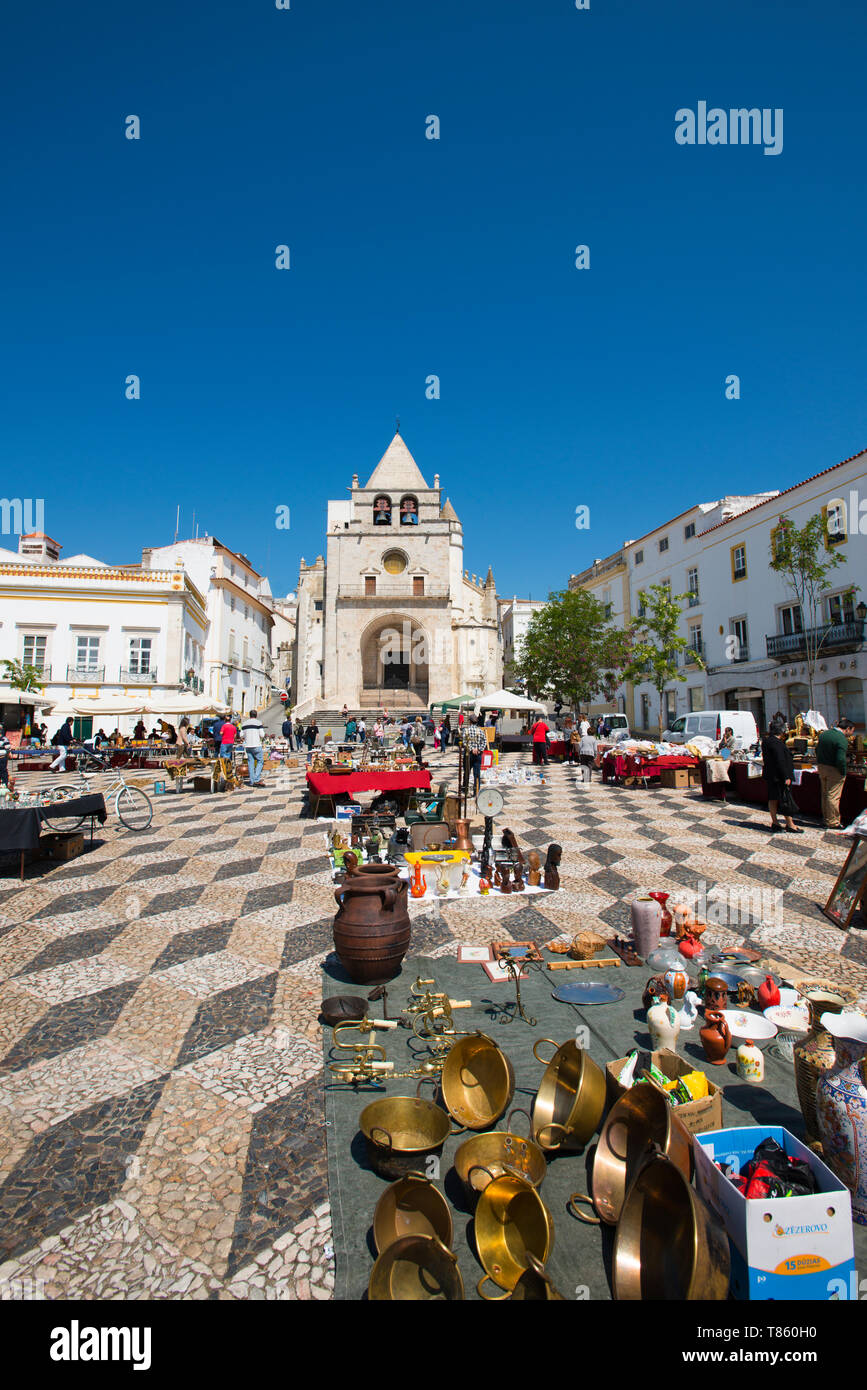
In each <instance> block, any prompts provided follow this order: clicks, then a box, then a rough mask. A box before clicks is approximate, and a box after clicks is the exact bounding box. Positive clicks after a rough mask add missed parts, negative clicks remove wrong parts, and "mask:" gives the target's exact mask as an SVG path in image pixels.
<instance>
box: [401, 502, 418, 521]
mask: <svg viewBox="0 0 867 1390" xmlns="http://www.w3.org/2000/svg"><path fill="white" fill-rule="evenodd" d="M400 524H401V526H418V498H417V497H402V498H401V499H400Z"/></svg>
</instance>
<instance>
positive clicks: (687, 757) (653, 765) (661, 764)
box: [602, 753, 701, 785]
mask: <svg viewBox="0 0 867 1390" xmlns="http://www.w3.org/2000/svg"><path fill="white" fill-rule="evenodd" d="M700 761H701V760H700V759H699V758H696V757H694V756H693V755H692V754H690V753H683V754H674V753H668V754H663V755H660V756H658V757H657V756H651V755H648V756H647V757H642V755H641V754H640V753H638V754H636V753H606V754H605V756H604V758H603V759H602V781H603V782H612V781H614V782H623V781H625V780H626V778H627V777H632V778H635V779H636V780H637V781H643V782H644V783H645V785H646V783H647V782H648V780H649V779H650V778H652V777H659V776H660V774H661V773H662V772H663V771H665V770H666V769H668V768H673V767H698V765H699V762H700Z"/></svg>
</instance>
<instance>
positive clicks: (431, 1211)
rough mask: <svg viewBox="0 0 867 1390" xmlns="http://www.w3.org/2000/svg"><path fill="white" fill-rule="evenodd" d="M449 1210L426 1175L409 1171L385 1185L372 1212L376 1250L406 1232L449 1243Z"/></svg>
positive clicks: (379, 1249) (450, 1237)
mask: <svg viewBox="0 0 867 1390" xmlns="http://www.w3.org/2000/svg"><path fill="white" fill-rule="evenodd" d="M452 1235H453V1231H452V1214H451V1211H450V1210H449V1204H448V1202H447V1201H446V1199H445V1197H444V1196H443V1195H442V1193H441V1192H440V1190H439V1188H437V1187H434V1185H433V1183H432V1182H431V1181H430V1179H429V1178H423V1177H422V1176H421V1174H420V1173H408V1174H407V1176H406V1177H405V1178H399V1179H398V1181H397V1182H395V1183H392V1185H391V1187H387V1188H386V1189H385V1191H384V1192H383V1194H382V1196H381V1197H380V1199H379V1201H378V1202H377V1204H376V1210H375V1212H374V1213H373V1239H374V1242H375V1244H376V1250H377V1254H380V1255H381V1254H382V1252H383V1250H387V1249H388V1247H389V1246H390V1245H393V1244H394V1242H395V1241H396V1240H403V1239H404V1238H405V1237H406V1236H427V1237H428V1238H429V1239H430V1238H433V1239H436V1240H438V1241H439V1242H440V1243H441V1244H442V1245H445V1246H446V1247H450V1246H451V1243H452Z"/></svg>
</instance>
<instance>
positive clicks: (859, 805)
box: [701, 759, 867, 825]
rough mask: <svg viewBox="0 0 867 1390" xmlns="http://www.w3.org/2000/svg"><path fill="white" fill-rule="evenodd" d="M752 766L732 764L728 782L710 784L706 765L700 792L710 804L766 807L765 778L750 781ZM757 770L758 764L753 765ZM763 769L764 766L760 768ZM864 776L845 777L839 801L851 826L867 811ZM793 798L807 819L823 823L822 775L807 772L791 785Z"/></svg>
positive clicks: (739, 763) (766, 789)
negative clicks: (730, 802) (723, 802)
mask: <svg viewBox="0 0 867 1390" xmlns="http://www.w3.org/2000/svg"><path fill="white" fill-rule="evenodd" d="M749 766H750V764H748V763H744V762H736V761H735V760H734V759H732V760H731V761H730V762H729V781H728V782H711V781H709V780H708V773H707V763H706V762H705V761H704V760H702V764H701V792H702V796H704V797H706V798H707V799H708V800H709V801H721V800H722V799H723V797H726V798H728V797H733V798H735V799H737V800H738V801H750V802H753V803H754V804H755V805H759V806H767V804H768V784H767V782H766V781H765V779H764V777H751V776H750V775H749ZM753 766H754V767H755V766H756V764H753ZM758 766H761V764H758ZM865 780H867V779H865V778H864V777H863V775H862V776H859V775H856V774H855V773H854V772H850V773H848V774H847V776H846V781H845V784H844V786H843V795H842V797H841V798H840V819H841V821H842V822H843V824H844V825H848V824H849V823H850V822H851V821H853V820H854V819H855V817H856V816H857V815H859V814H860V812H861V811H863V810H865V809H867V788H865ZM792 796H793V797H794V800H795V805H796V806H797V808H798V810H799V811H801V812H802V813H803V814H804V815H805V816H815V817H817V819H819V820H821V819H822V787H821V783H820V782H819V774H818V772H816V771H814V770H813V769H812V768H804V769H803V772H802V775H801V780H800V783H795V782H793V783H792Z"/></svg>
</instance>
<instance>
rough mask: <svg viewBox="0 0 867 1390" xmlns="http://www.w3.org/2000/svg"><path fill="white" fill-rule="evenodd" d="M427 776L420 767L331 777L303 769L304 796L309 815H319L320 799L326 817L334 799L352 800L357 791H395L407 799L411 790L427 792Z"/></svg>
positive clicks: (429, 781) (428, 778) (330, 775)
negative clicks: (326, 805)
mask: <svg viewBox="0 0 867 1390" xmlns="http://www.w3.org/2000/svg"><path fill="white" fill-rule="evenodd" d="M430 784H431V776H430V773H429V772H427V771H425V769H424V768H415V769H414V770H412V771H408V772H377V771H375V770H373V769H368V770H364V771H358V772H347V773H344V774H343V775H335V774H334V773H328V772H311V770H310V769H309V768H308V769H307V795H308V798H309V801H310V807H311V813H312V814H313V815H314V816H318V815H319V808H320V803H321V802H322V800H323V799H325V800H327V801H328V802H329V803H330V810H329V812H328V813H329V814H332V813H333V811H334V809H335V803H336V800H337V799H338V798H339V799H346V798H347V797H354V796H355V795H356V793H358V792H396V793H398V794H399V795H400V796H402V797H407V796H408V795H409V793H410V792H413V791H430Z"/></svg>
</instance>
